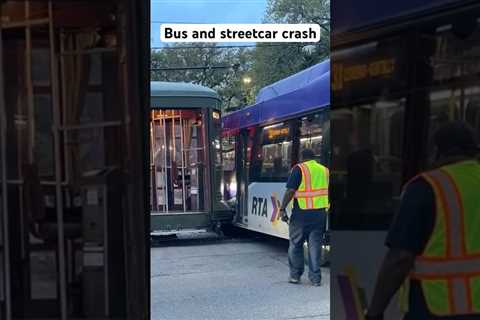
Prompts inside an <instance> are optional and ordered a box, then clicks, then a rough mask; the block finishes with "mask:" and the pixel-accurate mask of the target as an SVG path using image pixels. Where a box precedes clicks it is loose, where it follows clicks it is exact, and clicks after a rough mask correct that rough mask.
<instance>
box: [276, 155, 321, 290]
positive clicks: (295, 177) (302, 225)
mask: <svg viewBox="0 0 480 320" xmlns="http://www.w3.org/2000/svg"><path fill="white" fill-rule="evenodd" d="M314 157H315V154H314V152H313V151H312V150H310V149H305V150H303V152H302V161H303V163H306V162H308V161H313V162H315V160H314ZM314 165H316V166H321V165H320V164H319V163H317V162H315V164H314ZM321 167H323V166H321ZM323 168H325V167H323ZM325 170H326V169H325ZM326 171H327V172H328V170H326ZM314 172H315V171H314ZM301 183H302V170H301V169H300V167H299V166H298V165H297V166H295V167H294V168H293V169H292V172H291V174H290V176H289V178H288V181H287V185H286V188H287V190H286V192H285V195H284V196H283V201H282V205H281V207H280V214H281V215H282V220H284V221H288V220H290V225H289V236H290V246H289V248H288V262H289V266H290V280H289V282H290V283H298V282H299V281H300V277H301V276H302V274H303V271H304V265H305V262H304V261H305V260H304V255H303V244H304V242H305V240H306V241H307V242H308V258H309V259H308V262H309V273H308V277H309V279H310V281H311V283H312V284H313V285H314V286H319V285H320V284H321V278H322V276H321V270H320V260H321V259H320V255H321V250H322V241H323V234H324V232H325V226H326V214H327V213H326V208H317V209H301V208H300V206H299V204H298V200H297V198H295V199H294V201H293V209H292V215H291V216H290V218H289V219H288V216H287V214H286V211H285V208H286V207H287V205H288V204H289V202H290V201H291V200H292V198H293V197H294V196H295V193H296V192H297V190H299V187H300V185H301ZM327 197H328V194H327Z"/></svg>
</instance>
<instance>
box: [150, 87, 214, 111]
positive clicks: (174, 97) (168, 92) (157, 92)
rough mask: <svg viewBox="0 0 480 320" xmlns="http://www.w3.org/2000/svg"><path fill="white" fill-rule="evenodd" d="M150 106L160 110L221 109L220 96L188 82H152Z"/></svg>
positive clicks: (208, 89)
mask: <svg viewBox="0 0 480 320" xmlns="http://www.w3.org/2000/svg"><path fill="white" fill-rule="evenodd" d="M150 104H151V108H152V109H159V108H179V109H183V108H214V109H219V108H220V98H219V96H218V94H217V93H216V92H215V91H214V90H212V89H210V88H207V87H204V86H201V85H198V84H193V83H187V82H165V81H151V82H150Z"/></svg>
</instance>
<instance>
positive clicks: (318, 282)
mask: <svg viewBox="0 0 480 320" xmlns="http://www.w3.org/2000/svg"><path fill="white" fill-rule="evenodd" d="M321 285H322V280H320V281H315V282H314V281H312V286H314V287H320V286H321Z"/></svg>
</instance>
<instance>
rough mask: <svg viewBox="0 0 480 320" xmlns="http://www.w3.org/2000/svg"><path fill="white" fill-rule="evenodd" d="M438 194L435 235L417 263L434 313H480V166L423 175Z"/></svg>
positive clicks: (470, 164)
mask: <svg viewBox="0 0 480 320" xmlns="http://www.w3.org/2000/svg"><path fill="white" fill-rule="evenodd" d="M420 176H422V177H423V178H424V179H425V180H426V181H428V183H429V184H430V185H431V187H432V189H433V191H434V194H435V207H436V217H435V225H434V228H433V232H432V235H431V236H430V239H429V241H428V243H427V245H426V247H425V249H424V251H423V252H422V254H421V255H420V256H418V257H417V258H416V260H415V265H414V269H413V271H412V272H411V274H410V278H413V279H417V280H418V281H419V282H420V284H421V287H422V291H423V295H424V297H425V301H426V303H427V307H428V309H429V310H430V312H431V313H432V314H434V315H438V316H455V315H469V314H480V164H479V163H478V162H477V161H463V162H459V163H456V164H452V165H447V166H444V167H441V168H440V169H437V170H433V171H430V172H427V173H423V174H421V175H420Z"/></svg>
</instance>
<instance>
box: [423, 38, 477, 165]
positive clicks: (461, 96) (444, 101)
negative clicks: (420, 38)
mask: <svg viewBox="0 0 480 320" xmlns="http://www.w3.org/2000/svg"><path fill="white" fill-rule="evenodd" d="M436 41H437V43H439V44H441V46H440V45H439V46H438V48H437V50H436V51H435V52H434V53H433V56H432V64H433V68H432V70H433V75H432V78H433V79H432V87H431V88H430V92H429V102H430V116H429V140H428V145H427V150H428V152H427V153H426V154H427V157H428V158H427V159H425V160H426V161H425V163H424V164H425V169H428V168H429V167H430V166H431V165H432V163H433V162H434V160H435V154H434V153H433V149H434V145H433V134H434V132H435V131H436V130H437V129H438V128H439V127H440V126H441V125H442V124H443V123H445V122H447V121H457V120H460V121H465V122H466V123H468V124H469V125H470V126H471V127H472V128H473V129H474V130H475V132H476V133H477V137H480V86H479V85H478V79H476V75H477V74H478V72H480V69H479V64H478V61H477V59H478V58H477V57H478V51H479V50H480V45H479V43H480V30H479V29H478V28H477V29H476V30H475V31H473V32H472V34H471V35H469V36H468V37H466V38H465V37H463V38H462V37H458V36H456V35H455V34H454V32H453V31H452V30H446V31H444V32H439V33H438V34H437V35H436ZM447 58H448V59H447ZM445 84H446V85H445Z"/></svg>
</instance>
